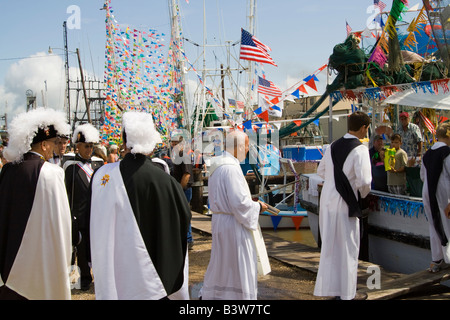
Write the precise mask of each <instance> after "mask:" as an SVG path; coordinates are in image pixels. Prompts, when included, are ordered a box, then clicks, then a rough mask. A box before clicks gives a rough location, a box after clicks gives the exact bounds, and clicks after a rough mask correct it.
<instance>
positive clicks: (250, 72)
mask: <svg viewBox="0 0 450 320" xmlns="http://www.w3.org/2000/svg"><path fill="white" fill-rule="evenodd" d="M248 5H249V14H248V32H250V33H251V34H253V35H254V34H255V14H256V0H248ZM253 66H254V63H253V62H252V61H250V60H249V61H248V68H247V76H248V84H247V86H248V87H247V90H248V91H247V103H246V104H245V109H247V110H246V111H248V112H249V113H248V114H251V112H252V111H253V108H252V100H253V99H252V83H253V77H254V68H253ZM247 120H248V119H247Z"/></svg>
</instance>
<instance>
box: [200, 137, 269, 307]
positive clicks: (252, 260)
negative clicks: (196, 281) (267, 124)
mask: <svg viewBox="0 0 450 320" xmlns="http://www.w3.org/2000/svg"><path fill="white" fill-rule="evenodd" d="M226 141H227V145H226V150H227V151H226V152H225V153H224V155H222V156H219V157H217V158H216V159H215V161H214V162H213V164H212V165H211V169H210V171H211V173H210V178H209V181H208V193H209V205H210V209H211V211H212V213H213V215H212V225H211V227H212V246H211V258H210V261H209V265H208V268H207V270H206V273H205V278H204V283H203V288H202V291H201V297H202V299H203V300H256V299H257V276H258V270H257V251H256V247H255V242H254V234H253V233H254V232H255V231H257V230H258V229H259V222H258V219H259V214H260V213H261V212H263V211H264V210H266V209H267V205H266V204H264V203H262V202H257V201H253V200H252V198H251V194H250V190H249V187H248V184H247V182H246V180H245V177H244V175H243V173H242V170H241V167H240V165H239V163H240V162H241V161H243V160H244V159H245V157H246V154H247V153H248V149H249V139H248V136H247V135H246V134H244V133H243V132H240V131H235V132H232V133H229V134H228V135H227V140H226ZM264 249H265V248H264Z"/></svg>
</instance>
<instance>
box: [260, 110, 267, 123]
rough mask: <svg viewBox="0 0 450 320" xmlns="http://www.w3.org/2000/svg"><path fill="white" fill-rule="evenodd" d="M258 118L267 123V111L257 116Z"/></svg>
mask: <svg viewBox="0 0 450 320" xmlns="http://www.w3.org/2000/svg"><path fill="white" fill-rule="evenodd" d="M258 117H259V118H261V119H263V120H264V121H266V122H269V111H267V110H266V111H264V112H262V113H260V114H258Z"/></svg>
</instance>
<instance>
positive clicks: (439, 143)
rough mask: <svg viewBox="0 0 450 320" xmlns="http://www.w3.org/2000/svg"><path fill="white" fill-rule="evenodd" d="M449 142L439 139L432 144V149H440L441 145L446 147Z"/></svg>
mask: <svg viewBox="0 0 450 320" xmlns="http://www.w3.org/2000/svg"><path fill="white" fill-rule="evenodd" d="M446 145H447V144H446V143H444V142H442V141H438V142H436V143H435V144H433V145H432V146H431V149H432V150H436V149H439V148H441V147H445V146H446Z"/></svg>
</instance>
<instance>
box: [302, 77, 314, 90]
mask: <svg viewBox="0 0 450 320" xmlns="http://www.w3.org/2000/svg"><path fill="white" fill-rule="evenodd" d="M305 84H306V85H307V86H308V87H311V88H313V89H314V90H315V91H317V87H316V83H315V82H314V78H313V77H311V79H309V80H308V82H306V83H305Z"/></svg>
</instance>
